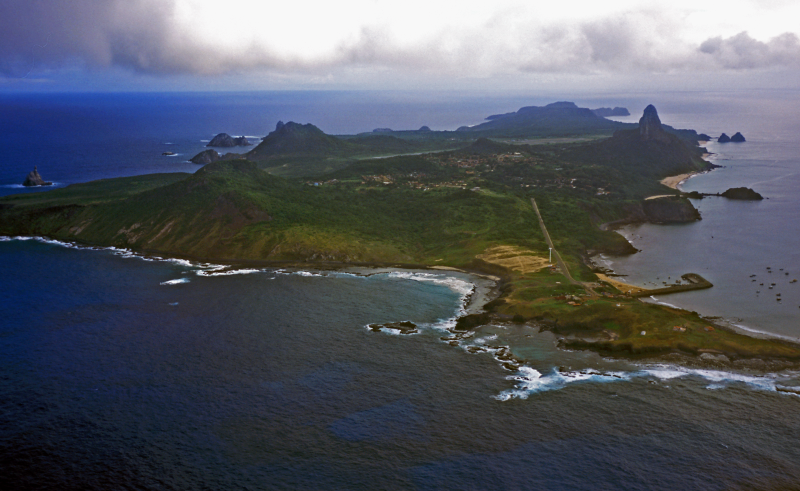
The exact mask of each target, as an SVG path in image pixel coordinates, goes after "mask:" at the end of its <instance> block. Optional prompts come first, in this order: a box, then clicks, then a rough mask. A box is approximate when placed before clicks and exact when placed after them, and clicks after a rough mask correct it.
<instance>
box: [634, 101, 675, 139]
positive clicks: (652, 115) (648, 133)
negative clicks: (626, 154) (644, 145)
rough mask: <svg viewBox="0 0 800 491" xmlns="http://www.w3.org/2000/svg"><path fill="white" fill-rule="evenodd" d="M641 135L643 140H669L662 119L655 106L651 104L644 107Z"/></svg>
mask: <svg viewBox="0 0 800 491" xmlns="http://www.w3.org/2000/svg"><path fill="white" fill-rule="evenodd" d="M639 136H640V137H641V138H642V139H643V140H658V141H667V140H668V139H669V138H668V137H667V132H666V131H664V128H663V127H662V126H661V119H659V117H658V111H656V108H655V106H653V105H652V104H650V105H649V106H647V107H646V108H644V114H642V117H641V118H640V119H639Z"/></svg>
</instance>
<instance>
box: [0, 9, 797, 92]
mask: <svg viewBox="0 0 800 491" xmlns="http://www.w3.org/2000/svg"><path fill="white" fill-rule="evenodd" d="M198 8H199V7H198V5H196V4H195V3H192V0H185V1H183V2H182V1H180V0H170V1H164V0H70V1H69V2H66V1H60V0H4V1H3V2H2V3H0V19H3V21H2V23H3V25H2V29H0V73H2V74H4V75H6V76H16V77H20V76H24V75H26V73H30V71H31V70H32V69H34V68H36V69H59V68H63V67H69V66H72V67H74V66H79V67H89V68H95V69H104V68H123V69H126V70H130V71H132V72H134V73H143V74H151V75H156V76H158V75H201V76H215V75H225V74H236V73H248V72H254V71H266V72H273V73H279V74H288V75H291V74H306V75H315V74H316V75H319V74H325V73H331V72H341V71H342V70H351V69H352V70H372V71H386V72H387V73H392V72H398V73H406V74H407V73H425V74H429V75H437V76H446V77H453V76H455V77H468V78H469V77H472V78H490V77H497V76H502V75H510V74H514V73H517V74H518V73H540V74H565V73H566V74H569V73H584V74H586V73H588V74H593V73H594V74H597V73H599V74H603V73H617V74H618V73H637V74H642V73H645V74H646V73H676V72H677V73H680V72H696V71H705V72H708V71H714V70H733V71H747V70H754V69H769V68H798V67H800V41H799V40H798V36H797V35H796V34H795V33H792V32H785V33H782V34H777V35H775V36H772V37H771V38H768V39H766V40H764V41H761V40H758V39H755V38H754V37H752V36H751V35H750V34H748V32H745V31H741V32H739V33H738V34H733V35H717V36H708V37H707V38H705V39H704V40H696V39H694V38H696V37H697V36H696V34H695V35H692V33H687V32H686V18H687V17H686V15H685V13H684V12H682V11H678V10H671V11H667V10H658V9H647V8H636V7H635V8H630V9H628V10H627V11H622V12H620V11H617V12H611V13H607V14H605V15H604V14H602V13H598V14H597V15H596V16H594V17H592V18H585V17H584V18H581V19H570V18H560V19H553V18H542V17H541V16H538V15H537V12H536V11H535V10H531V9H530V8H527V7H525V6H522V7H520V6H516V7H514V6H511V7H507V8H499V9H497V10H496V11H493V12H489V13H485V12H479V14H480V15H473V16H472V17H470V18H469V22H464V23H461V24H459V23H455V22H451V23H447V22H442V23H439V24H436V23H434V24H427V25H425V26H424V29H421V28H420V29H417V30H416V31H414V32H411V31H410V30H409V29H410V27H409V26H410V25H411V24H412V23H407V24H406V25H403V24H394V23H392V22H391V21H390V20H387V19H386V18H385V17H384V18H375V17H370V16H369V15H365V16H363V17H361V18H359V17H358V16H357V15H355V13H354V12H352V11H348V10H347V9H346V7H345V6H342V7H341V8H342V9H343V17H342V22H341V23H337V21H338V19H329V23H330V24H331V25H332V26H333V27H331V29H332V30H331V31H330V32H319V29H320V28H319V27H314V28H309V27H308V25H307V24H308V22H307V21H308V20H309V19H311V18H313V15H314V12H313V9H311V11H309V9H308V6H307V5H304V6H299V7H297V8H296V9H295V10H294V11H281V12H280V14H279V15H272V16H269V15H264V17H265V18H264V19H263V27H259V22H253V19H250V20H251V22H244V21H242V22H241V23H240V24H237V23H236V22H232V23H225V22H223V21H221V20H220V21H219V22H216V23H215V22H214V19H213V18H212V19H211V20H210V21H209V20H208V19H207V17H208V16H206V21H201V20H202V19H204V17H203V16H201V15H199V14H196V12H197V11H198V10H197V9H198ZM217 8H220V9H223V8H226V7H224V6H219V7H217ZM193 9H194V10H193ZM239 14H240V15H241V17H240V18H241V19H246V18H247V17H248V16H250V15H252V14H251V13H250V12H248V11H246V10H245V11H242V12H239ZM484 14H485V15H484ZM328 15H332V14H328ZM419 15H425V14H424V12H423V13H419ZM229 18H230V17H229ZM344 19H347V22H345V21H344ZM234 20H235V18H234ZM256 20H259V19H256ZM322 20H325V19H322ZM240 25H241V28H239V26H240ZM324 25H326V24H325V23H319V24H315V26H324ZM339 25H341V26H344V27H341V28H337V27H336V26H339ZM314 29H317V32H315V31H314ZM337 29H338V30H337ZM278 31H280V34H281V35H280V36H277V35H272V36H270V35H269V33H270V32H272V33H273V34H274V33H275V32H278ZM295 32H296V33H297V34H293V33H295ZM293 36H296V37H293Z"/></svg>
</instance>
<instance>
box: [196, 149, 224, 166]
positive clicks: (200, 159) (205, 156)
mask: <svg viewBox="0 0 800 491" xmlns="http://www.w3.org/2000/svg"><path fill="white" fill-rule="evenodd" d="M219 159H220V155H219V153H217V151H216V150H214V149H211V148H209V149H208V150H203V151H202V152H200V153H198V154H197V155H195V156H194V157H192V158H190V159H189V162H192V163H193V164H200V165H206V164H210V163H212V162H216V161H217V160H219Z"/></svg>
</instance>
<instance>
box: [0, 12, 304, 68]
mask: <svg viewBox="0 0 800 491" xmlns="http://www.w3.org/2000/svg"><path fill="white" fill-rule="evenodd" d="M0 19H3V21H2V29H0V71H2V72H4V73H5V74H7V75H17V76H18V75H21V74H23V75H24V73H25V72H26V71H29V70H30V68H31V67H32V66H45V67H58V66H63V65H68V64H70V63H76V62H77V63H80V64H86V65H89V66H97V67H109V66H121V67H127V68H130V69H132V70H134V71H138V72H144V73H188V74H217V73H225V72H229V71H233V70H237V69H241V68H252V67H268V66H290V65H291V64H292V62H291V60H286V59H278V58H277V57H275V56H273V55H272V54H271V53H270V52H269V51H268V50H266V49H264V48H263V47H259V48H258V49H254V50H245V52H244V53H237V54H235V55H234V54H230V53H225V52H224V50H221V49H218V48H217V47H215V46H214V45H213V44H212V43H211V42H210V41H209V42H204V41H198V40H197V39H198V38H203V37H204V36H202V34H204V33H196V32H188V28H187V27H186V26H179V25H178V24H177V23H176V22H175V18H174V4H173V3H171V2H169V1H159V0H71V1H70V2H61V1H51V0H3V2H0ZM190 34H191V35H190ZM198 34H200V35H199V36H198ZM211 37H213V33H208V36H207V37H206V38H211Z"/></svg>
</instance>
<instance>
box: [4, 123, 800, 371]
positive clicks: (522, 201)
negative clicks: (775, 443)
mask: <svg viewBox="0 0 800 491" xmlns="http://www.w3.org/2000/svg"><path fill="white" fill-rule="evenodd" d="M570 110H571V109H570ZM587 117H588V116H587ZM592 117H594V116H592ZM501 119H502V118H496V119H494V120H492V121H500V120H501ZM495 129H496V128H495ZM581 131H583V129H582V127H577V128H576V132H577V133H580V132H581ZM394 133H397V132H394ZM409 133H413V138H411V137H409V138H407V139H406V140H403V139H400V138H399V137H396V136H394V135H393V134H392V135H385V134H380V135H360V136H356V137H352V138H336V137H331V136H329V135H325V134H324V133H322V132H321V131H319V129H317V128H316V127H314V126H313V125H296V124H294V123H287V124H286V125H283V126H282V127H279V128H278V129H277V130H276V131H275V132H273V133H271V134H270V136H269V137H267V139H265V140H264V141H263V142H262V143H261V144H260V145H259V146H258V147H256V148H255V149H254V150H253V151H252V152H250V153H249V154H248V158H252V159H254V160H256V161H255V162H253V161H249V160H222V161H218V162H215V163H213V164H209V165H206V166H205V167H203V168H201V169H200V170H199V171H197V172H196V173H195V174H193V175H190V174H155V175H150V176H137V177H129V178H120V179H108V180H103V181H96V182H92V183H86V184H80V185H73V186H69V187H67V188H64V189H56V190H53V191H50V192H47V193H35V194H26V195H18V196H10V197H6V198H3V199H0V234H4V235H43V236H49V237H53V238H58V239H62V240H69V241H77V242H81V243H86V244H93V245H113V246H117V247H128V248H131V249H134V250H138V251H144V252H158V253H162V254H169V255H175V256H184V257H193V258H204V259H210V260H217V261H224V260H255V261H271V262H307V263H317V264H320V263H326V262H335V263H348V264H381V265H415V266H449V267H456V268H465V269H470V270H476V271H483V272H490V273H492V274H496V275H499V276H502V277H503V285H504V286H503V295H502V296H501V297H500V298H498V299H497V300H495V301H493V302H491V303H490V305H489V306H488V308H490V309H492V310H493V311H494V313H495V315H500V316H503V317H504V318H508V319H512V318H513V319H514V320H515V322H521V321H523V320H525V319H535V320H537V321H539V322H540V323H542V324H543V325H545V326H548V328H549V329H551V330H553V331H554V332H557V333H559V334H561V335H564V336H568V338H566V339H565V340H564V341H563V343H564V345H565V346H570V347H573V348H591V349H595V350H599V351H602V352H604V353H611V354H626V355H641V354H657V353H665V352H671V351H681V352H689V353H695V354H696V353H700V352H701V351H700V350H711V351H708V352H713V353H725V354H727V355H729V356H731V357H755V356H768V357H775V358H785V359H794V360H798V359H800V349H798V348H797V347H794V346H790V345H787V344H782V343H777V342H772V341H763V340H755V339H752V338H748V337H745V336H740V335H737V334H734V333H730V332H727V331H725V330H724V329H721V328H720V327H719V326H713V325H712V324H710V323H708V322H707V321H705V320H703V319H701V318H700V317H698V316H697V315H696V314H694V313H689V312H684V311H680V310H675V309H670V308H667V307H663V306H657V305H651V304H645V303H641V302H639V301H638V300H635V299H633V298H631V297H629V296H623V295H620V294H619V292H617V291H616V290H614V289H613V288H611V287H607V286H603V285H598V284H596V283H595V282H596V281H597V277H596V276H595V274H594V273H593V271H592V270H591V269H590V268H589V267H588V266H587V265H586V262H585V259H586V256H587V255H588V254H589V253H590V252H591V251H611V252H628V251H630V245H629V244H628V243H627V241H625V240H624V239H623V238H622V237H621V236H620V235H618V234H616V233H614V232H611V231H606V230H602V229H601V228H600V227H598V225H599V224H600V223H603V222H610V221H615V220H620V219H626V218H629V217H631V216H635V217H638V216H644V214H643V213H642V199H643V198H644V197H646V196H648V195H650V194H664V193H665V192H666V193H667V194H674V193H671V192H670V191H668V190H666V188H664V187H663V186H661V185H660V184H658V180H659V179H661V178H663V177H666V176H668V175H671V174H679V173H683V172H688V171H695V170H701V169H704V168H706V167H707V166H708V165H709V164H708V163H707V162H705V161H703V160H702V159H701V158H700V154H701V150H700V149H699V148H698V147H697V146H696V142H695V141H693V140H692V139H693V137H692V134H694V133H693V132H674V133H670V134H667V135H660V136H659V138H658V139H657V140H646V139H642V138H640V137H639V136H638V131H636V130H633V131H627V130H621V131H617V132H616V134H615V135H614V136H613V137H611V138H605V139H598V140H591V141H578V142H574V143H565V142H558V143H555V144H542V145H511V144H508V143H502V142H498V141H494V140H490V139H486V138H478V139H475V138H473V139H472V140H469V141H467V142H463V141H462V145H463V148H462V149H460V150H450V151H442V152H438V153H429V154H425V155H406V156H396V157H390V158H372V159H356V158H355V156H356V155H358V154H359V152H366V153H369V151H367V150H364V149H367V148H372V150H371V151H374V150H375V149H378V148H381V149H383V150H387V151H388V150H391V151H400V150H409V149H412V148H413V149H418V148H421V147H424V146H425V145H430V146H437V145H438V146H440V147H441V146H442V145H443V144H444V143H443V142H445V141H447V142H448V143H447V144H448V145H452V144H453V143H452V142H453V141H454V140H444V139H443V138H442V135H441V134H440V133H441V132H431V131H417V132H409ZM458 133H461V134H472V132H469V131H462V132H458ZM676 134H677V136H676ZM424 135H428V136H429V138H430V140H429V141H428V143H424V142H423V143H420V141H423V136H424ZM473 136H474V135H473ZM370 145H371V147H370ZM412 153H415V152H412ZM256 157H257V158H256ZM263 169H266V170H267V171H268V172H265V171H264V170H263ZM280 175H283V176H305V177H302V178H299V177H280ZM531 198H535V199H536V202H537V204H538V207H539V209H540V212H541V214H542V218H543V220H544V222H545V223H546V226H547V229H548V232H549V234H550V236H551V238H552V240H553V242H554V246H555V247H556V249H557V250H558V251H559V253H560V255H561V256H562V258H563V260H564V262H565V263H566V265H567V267H568V268H569V270H570V272H571V274H572V276H573V277H574V278H575V279H577V280H578V281H581V282H585V283H589V284H593V286H589V287H587V288H584V287H583V286H581V285H573V284H570V283H569V282H568V281H567V279H566V277H564V276H563V275H562V274H560V273H559V272H558V271H551V270H550V269H549V268H546V263H547V257H548V246H547V244H546V242H545V239H544V237H543V235H542V232H541V230H540V227H539V224H538V219H537V217H536V215H535V213H534V210H533V209H532V207H531V202H530V199H531ZM676 326H679V327H680V328H682V329H675V328H676ZM642 331H645V332H646V334H645V335H642V334H641V332H642Z"/></svg>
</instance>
